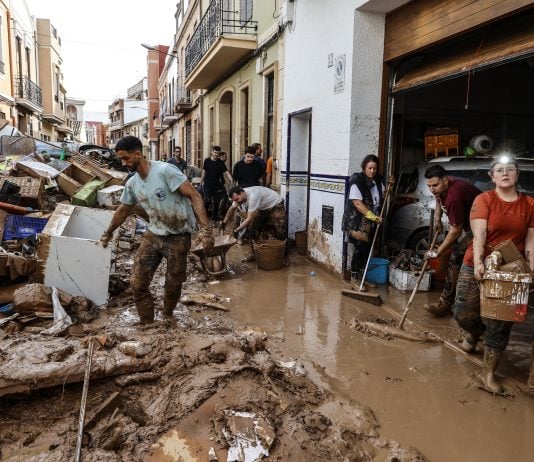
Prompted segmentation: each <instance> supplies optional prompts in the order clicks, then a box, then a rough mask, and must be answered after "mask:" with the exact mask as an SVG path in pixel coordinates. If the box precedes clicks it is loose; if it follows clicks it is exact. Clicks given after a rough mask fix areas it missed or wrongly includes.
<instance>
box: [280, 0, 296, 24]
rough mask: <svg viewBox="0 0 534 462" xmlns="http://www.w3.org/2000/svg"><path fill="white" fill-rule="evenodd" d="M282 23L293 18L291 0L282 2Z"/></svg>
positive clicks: (292, 2) (293, 7)
mask: <svg viewBox="0 0 534 462" xmlns="http://www.w3.org/2000/svg"><path fill="white" fill-rule="evenodd" d="M280 19H281V20H282V21H281V23H282V24H286V23H288V22H293V21H294V20H295V2H294V1H293V0H286V1H285V2H284V3H283V4H282V14H281V15H280Z"/></svg>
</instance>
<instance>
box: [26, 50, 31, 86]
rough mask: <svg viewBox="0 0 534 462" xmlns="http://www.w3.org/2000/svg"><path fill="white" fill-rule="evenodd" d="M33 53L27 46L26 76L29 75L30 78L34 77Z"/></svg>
mask: <svg viewBox="0 0 534 462" xmlns="http://www.w3.org/2000/svg"><path fill="white" fill-rule="evenodd" d="M31 62H32V59H31V55H30V49H29V48H28V47H26V77H28V80H31V79H32V68H31Z"/></svg>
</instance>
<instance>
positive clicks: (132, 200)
mask: <svg viewBox="0 0 534 462" xmlns="http://www.w3.org/2000/svg"><path fill="white" fill-rule="evenodd" d="M115 151H116V153H117V156H118V157H119V158H120V160H121V162H122V165H123V166H125V167H127V168H128V169H129V170H130V171H132V172H135V174H134V175H133V176H132V177H131V178H130V179H129V180H128V181H127V182H126V185H125V187H124V191H123V194H122V196H121V199H120V201H121V205H120V206H119V207H118V208H117V210H116V211H115V213H114V215H113V218H112V220H111V223H110V224H109V226H108V228H107V229H106V231H105V232H104V234H103V235H102V237H101V238H100V242H101V243H102V245H103V246H104V247H105V246H107V244H108V242H109V240H110V239H111V237H112V236H113V231H115V229H117V228H118V227H119V226H120V225H121V224H122V223H123V222H124V220H125V219H126V218H127V217H128V216H129V215H130V214H131V213H132V211H133V209H134V208H135V207H136V205H140V206H142V207H143V209H144V210H145V211H146V212H147V214H148V217H149V224H148V231H147V232H146V233H145V234H144V235H143V238H142V241H141V245H140V247H139V250H138V251H137V254H136V257H135V262H134V267H133V270H132V276H131V287H132V290H133V293H134V301H135V306H136V308H137V313H138V314H139V318H140V323H141V324H147V323H151V322H153V321H154V299H153V298H152V295H151V293H150V290H149V286H150V282H151V281H152V278H153V277H154V273H155V272H156V269H157V268H158V266H159V264H160V262H161V260H162V259H163V258H165V259H166V260H167V271H166V273H165V294H164V299H163V313H164V315H166V316H172V313H173V310H174V308H175V307H176V304H177V303H178V301H179V300H180V296H181V293H182V283H183V282H185V280H186V278H187V275H186V269H187V253H188V252H189V248H190V247H191V234H192V233H193V232H195V231H196V230H197V220H198V222H199V223H200V231H199V238H200V239H201V240H202V244H203V246H204V251H205V252H206V254H210V253H211V251H212V250H213V233H212V231H211V228H210V226H209V223H208V217H207V215H206V210H205V208H204V204H203V201H202V198H201V197H200V195H199V194H198V192H197V191H196V190H195V188H193V186H192V185H191V183H189V181H187V178H186V177H185V175H184V174H183V173H182V172H180V170H178V169H177V168H175V167H174V166H172V165H170V164H167V163H163V162H152V161H149V160H147V159H146V158H145V157H144V156H143V145H142V143H141V141H140V140H139V138H136V137H135V136H126V137H124V138H122V139H121V140H119V141H118V142H117V145H116V146H115Z"/></svg>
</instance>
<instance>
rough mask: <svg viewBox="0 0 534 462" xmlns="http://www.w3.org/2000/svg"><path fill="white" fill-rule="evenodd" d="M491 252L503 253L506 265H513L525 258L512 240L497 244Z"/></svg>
mask: <svg viewBox="0 0 534 462" xmlns="http://www.w3.org/2000/svg"><path fill="white" fill-rule="evenodd" d="M491 250H492V251H495V250H498V251H499V252H501V255H502V259H503V261H504V263H512V262H515V261H516V260H519V259H521V258H523V256H522V255H521V253H520V252H519V250H517V247H516V246H515V244H514V242H513V241H512V240H510V239H507V240H506V241H502V242H501V243H500V244H497V245H496V246H495V247H493V248H492V249H491Z"/></svg>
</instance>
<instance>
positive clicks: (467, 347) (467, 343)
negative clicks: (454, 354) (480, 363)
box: [460, 334, 479, 353]
mask: <svg viewBox="0 0 534 462" xmlns="http://www.w3.org/2000/svg"><path fill="white" fill-rule="evenodd" d="M478 339H479V337H475V336H474V335H472V334H467V335H466V336H465V338H464V340H463V342H462V343H461V345H460V348H461V349H462V350H464V351H465V352H466V353H474V352H475V350H476V347H477V343H478Z"/></svg>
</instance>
